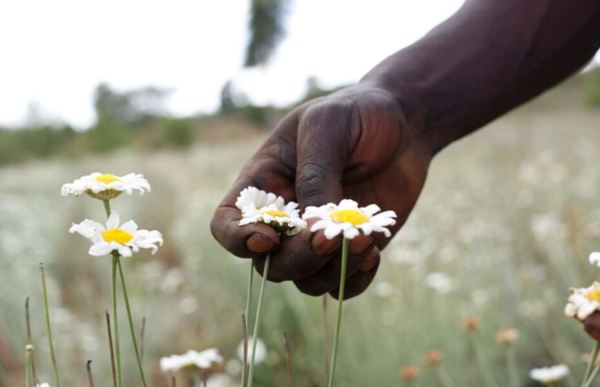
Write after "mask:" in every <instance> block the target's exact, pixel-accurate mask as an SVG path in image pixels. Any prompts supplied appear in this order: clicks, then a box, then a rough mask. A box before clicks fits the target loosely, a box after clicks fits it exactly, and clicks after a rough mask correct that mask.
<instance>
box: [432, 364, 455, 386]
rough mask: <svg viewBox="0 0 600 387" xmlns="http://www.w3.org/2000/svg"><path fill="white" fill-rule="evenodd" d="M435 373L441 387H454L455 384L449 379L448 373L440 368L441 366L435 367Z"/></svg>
mask: <svg viewBox="0 0 600 387" xmlns="http://www.w3.org/2000/svg"><path fill="white" fill-rule="evenodd" d="M435 373H436V375H437V377H438V379H440V382H441V383H442V386H443V387H456V384H454V381H453V380H452V378H451V377H450V374H449V373H448V371H446V369H445V368H442V366H441V365H439V366H437V367H435Z"/></svg>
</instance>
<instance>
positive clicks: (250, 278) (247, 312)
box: [242, 262, 254, 387]
mask: <svg viewBox="0 0 600 387" xmlns="http://www.w3.org/2000/svg"><path fill="white" fill-rule="evenodd" d="M253 279H254V264H253V263H252V262H250V274H249V275H248V292H247V294H248V296H247V298H246V310H245V312H244V316H245V321H246V324H247V325H246V327H245V328H244V331H245V332H247V331H248V330H249V329H250V304H251V303H252V282H253ZM244 341H245V342H246V344H248V337H247V336H246V337H244ZM243 363H244V364H243V365H242V366H243V367H244V368H243V370H242V387H246V384H245V382H246V377H247V376H248V374H247V372H248V345H245V346H244V361H243Z"/></svg>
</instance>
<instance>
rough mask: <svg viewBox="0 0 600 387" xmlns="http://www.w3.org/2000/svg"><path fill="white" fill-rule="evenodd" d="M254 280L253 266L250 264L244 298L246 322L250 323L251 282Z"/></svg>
mask: <svg viewBox="0 0 600 387" xmlns="http://www.w3.org/2000/svg"><path fill="white" fill-rule="evenodd" d="M253 278H254V265H253V264H252V262H250V274H249V275H248V297H247V298H246V311H245V314H246V321H250V303H251V302H252V281H253Z"/></svg>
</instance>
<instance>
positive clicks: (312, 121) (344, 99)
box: [211, 85, 433, 298]
mask: <svg viewBox="0 0 600 387" xmlns="http://www.w3.org/2000/svg"><path fill="white" fill-rule="evenodd" d="M415 121H416V120H415ZM421 126H422V125H421V124H420V122H412V123H411V122H407V120H406V119H405V116H404V114H403V111H402V109H401V107H400V105H399V103H398V102H397V100H396V99H394V98H393V97H392V95H391V94H390V93H388V92H386V91H384V90H382V89H380V88H375V87H371V86H365V85H358V86H354V87H351V88H348V89H344V90H342V91H339V92H337V93H334V94H332V95H329V96H327V97H323V98H319V99H316V100H313V101H310V102H308V103H306V104H304V105H302V106H301V107H299V108H297V109H296V110H294V111H293V112H292V113H290V114H289V115H288V116H286V117H285V118H284V119H283V120H282V121H281V123H280V124H279V125H278V126H277V128H276V129H275V130H274V131H273V133H272V134H271V136H270V137H269V138H268V139H267V140H266V141H265V143H264V144H263V145H262V146H261V147H260V149H259V150H258V151H257V152H256V153H255V154H254V155H253V156H252V157H251V158H250V160H248V162H247V163H246V165H245V166H244V167H243V169H242V171H241V173H240V175H239V177H238V178H237V180H236V182H235V183H234V184H233V186H232V188H231V189H230V190H229V192H228V193H227V194H226V196H225V198H224V199H223V200H222V202H221V203H220V205H219V207H218V208H217V210H216V212H215V214H214V217H213V219H212V222H211V230H212V233H213V235H214V237H215V238H216V239H217V240H218V241H219V243H221V245H223V247H225V248H226V249H227V250H229V251H230V252H231V253H232V254H234V255H236V256H238V257H242V258H252V259H253V260H254V264H255V267H256V268H257V270H258V271H259V272H261V273H262V270H263V267H264V262H265V256H266V254H267V253H272V259H271V268H270V270H269V278H268V279H269V280H270V281H274V282H281V281H294V283H295V285H296V286H297V287H298V289H300V291H302V292H303V293H306V294H309V295H313V296H318V295H322V294H325V293H327V292H329V293H330V294H331V295H332V296H334V297H337V293H338V287H339V276H340V269H341V259H340V256H341V252H340V250H341V245H342V241H341V239H340V238H334V239H332V240H327V239H326V238H325V236H324V234H323V232H322V231H318V232H316V233H314V234H313V233H311V232H310V224H311V222H309V228H308V229H306V230H303V231H302V232H300V233H299V234H297V235H295V236H293V237H286V236H283V235H281V236H280V235H278V234H277V232H275V230H273V229H272V228H271V227H269V226H267V225H264V224H251V225H246V226H243V227H240V226H239V225H238V223H239V221H240V219H241V212H240V211H239V209H237V208H236V206H235V201H236V198H237V196H238V195H239V193H240V191H242V190H243V189H244V188H246V187H248V186H254V187H257V188H259V189H262V190H265V191H267V192H273V193H275V194H277V195H281V196H283V198H284V199H285V200H286V201H297V202H298V203H299V204H300V207H301V209H304V208H306V207H307V206H319V205H322V204H326V203H329V202H334V203H338V202H339V201H340V200H341V199H353V200H355V201H357V202H358V203H359V205H361V206H366V205H369V204H377V205H378V206H379V207H381V209H382V210H393V211H395V212H396V214H397V215H398V222H397V224H396V225H395V226H393V227H391V231H392V233H393V234H395V233H396V232H397V231H398V230H399V229H400V227H401V226H402V225H403V224H404V222H405V221H406V219H407V218H408V215H409V214H410V212H411V210H412V208H413V207H414V205H415V203H416V201H417V198H418V197H419V194H420V193H421V189H422V187H423V184H424V182H425V177H426V174H427V169H428V166H429V163H430V160H431V157H432V155H433V151H432V147H431V145H430V142H429V141H428V139H427V136H426V135H425V134H424V132H423V131H421V130H420V129H421ZM388 243H389V239H387V238H385V237H384V236H383V235H372V236H365V235H360V236H358V237H357V238H355V239H353V240H352V241H351V243H350V249H349V251H350V254H349V257H348V267H347V273H348V277H347V281H346V291H345V298H351V297H354V296H356V295H358V294H360V293H362V292H363V291H364V290H365V289H366V288H367V287H368V286H369V284H370V283H371V282H372V280H373V278H374V276H375V274H376V272H377V269H378V267H379V263H380V256H379V252H380V250H382V249H383V248H385V246H386V245H387V244H388Z"/></svg>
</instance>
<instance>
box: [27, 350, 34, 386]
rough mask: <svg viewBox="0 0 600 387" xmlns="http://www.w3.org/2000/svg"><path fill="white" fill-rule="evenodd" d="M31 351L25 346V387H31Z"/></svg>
mask: <svg viewBox="0 0 600 387" xmlns="http://www.w3.org/2000/svg"><path fill="white" fill-rule="evenodd" d="M32 351H33V350H32V349H31V347H29V346H27V350H26V351H25V383H26V385H27V387H32V386H33V384H32V383H31V352H32Z"/></svg>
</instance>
